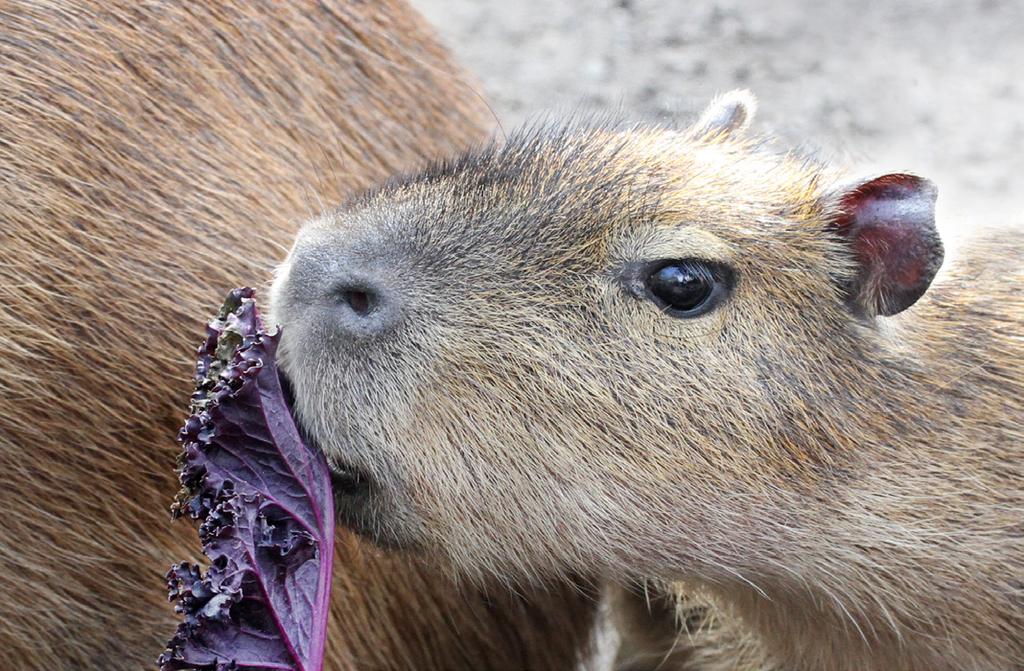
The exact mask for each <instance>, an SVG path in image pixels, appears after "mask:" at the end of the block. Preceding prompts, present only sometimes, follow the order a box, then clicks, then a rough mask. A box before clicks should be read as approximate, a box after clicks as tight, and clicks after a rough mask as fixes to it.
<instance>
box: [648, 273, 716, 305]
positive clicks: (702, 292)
mask: <svg viewBox="0 0 1024 671" xmlns="http://www.w3.org/2000/svg"><path fill="white" fill-rule="evenodd" d="M718 283H719V282H718V279H717V278H716V276H715V272H714V271H713V270H712V269H711V268H709V267H708V265H707V264H705V263H703V262H701V261H695V260H689V261H669V262H667V263H665V264H663V265H660V266H657V267H656V268H655V270H654V271H653V272H652V273H651V274H650V275H649V276H648V278H647V290H648V291H649V292H650V294H651V297H652V298H653V299H654V301H655V303H657V304H658V306H659V307H661V308H662V309H663V310H665V311H666V312H668V313H669V314H672V315H673V316H676V317H694V316H696V315H700V314H704V313H705V312H707V311H708V310H710V309H711V308H712V307H713V306H714V302H715V301H713V298H715V296H716V294H718V293H720V292H718V291H716V287H717V285H718Z"/></svg>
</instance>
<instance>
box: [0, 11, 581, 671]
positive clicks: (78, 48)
mask: <svg viewBox="0 0 1024 671" xmlns="http://www.w3.org/2000/svg"><path fill="white" fill-rule="evenodd" d="M488 124H489V118H488V115H487V112H486V108H485V107H484V106H483V104H482V102H481V101H480V100H479V99H478V97H477V96H476V94H475V93H474V92H473V90H472V89H471V88H470V87H469V86H467V85H466V84H465V83H464V82H463V81H462V80H461V78H460V75H459V72H458V71H457V69H456V68H454V67H453V66H452V65H451V63H450V62H449V60H448V58H447V56H446V55H445V54H444V53H443V52H442V51H441V50H440V49H439V48H438V47H437V46H436V44H435V42H434V41H433V38H432V37H431V35H430V34H429V32H427V31H426V29H425V27H424V26H423V25H422V24H421V21H420V19H418V18H417V17H416V15H415V14H413V13H411V11H410V10H409V9H408V7H406V6H405V4H404V3H401V2H396V1H392V0H386V1H379V2H372V3H355V2H305V1H303V2H288V3H272V2H242V1H238V2H198V3H192V2H190V3H136V2H120V1H119V2H95V3H92V2H90V3H70V2H68V3H57V2H46V3H39V2H19V1H6V2H2V3H0V295H2V298H0V410H2V412H0V469H2V472H3V474H4V475H3V479H4V486H3V487H2V488H0V511H2V513H0V515H2V520H0V529H2V530H0V649H2V651H3V652H2V655H3V660H4V661H3V663H2V666H3V668H5V669H9V670H11V671H27V670H29V669H33V670H34V669H39V670H43V669H45V670H47V671H55V670H58V669H67V670H72V669H74V670H79V669H111V670H113V669H126V670H128V669H130V670H132V671H138V669H142V668H150V667H152V666H153V665H154V663H155V659H156V657H157V655H158V654H159V653H160V651H161V650H162V646H163V644H164V642H166V641H167V639H168V638H169V637H170V635H171V634H172V633H173V631H174V626H175V619H176V618H175V615H174V613H173V612H172V609H171V607H170V605H168V603H167V601H166V592H165V587H164V584H163V573H164V571H165V570H166V569H167V568H168V566H169V565H170V563H172V562H174V561H178V560H182V559H187V558H190V557H192V558H194V557H195V555H196V554H198V549H199V545H198V541H197V540H196V537H195V530H194V529H193V528H192V527H191V526H190V525H188V524H185V523H177V524H172V523H171V521H170V517H169V513H168V506H169V504H170V502H171V499H172V498H173V495H174V492H175V491H176V490H177V483H176V482H175V477H174V468H175V462H174V459H175V455H176V454H177V451H178V448H177V447H176V446H175V444H174V442H173V437H174V435H175V432H176V430H177V427H178V426H179V425H180V423H181V421H182V419H183V418H184V413H185V411H186V405H187V398H188V393H189V387H190V382H189V377H190V374H191V367H192V355H191V352H192V351H193V350H194V347H195V345H196V344H197V342H198V339H199V338H201V335H202V329H203V319H204V317H205V316H206V315H209V314H211V310H213V309H214V308H215V306H216V305H218V304H219V302H220V301H221V299H222V298H223V296H224V294H225V292H226V291H227V290H229V289H230V288H231V287H234V286H238V285H242V284H253V283H259V282H262V281H263V279H264V278H265V277H267V274H268V272H269V270H270V268H271V267H272V265H273V263H275V262H276V261H277V260H279V259H280V256H281V254H282V250H283V249H284V247H283V246H282V245H285V244H287V243H288V241H289V240H290V239H291V238H292V236H293V235H294V229H295V222H297V221H299V220H301V219H303V218H306V217H308V216H309V214H310V213H311V212H316V211H318V210H319V208H320V202H321V201H320V199H323V200H324V201H327V202H330V201H334V200H337V199H339V198H341V197H343V195H344V194H345V193H347V192H349V191H351V190H354V189H361V188H365V187H367V186H368V185H370V184H372V183H374V182H376V181H378V180H380V179H382V178H384V177H385V176H387V175H389V174H391V173H394V172H396V171H401V170H403V169H408V168H410V167H412V166H415V165H416V164H417V163H420V162H422V161H424V160H426V159H427V158H429V157H432V156H435V155H439V154H442V155H443V154H448V153H451V152H453V151H456V150H458V149H460V148H462V147H464V146H466V145H467V144H469V143H470V142H472V141H475V140H478V139H480V138H481V137H482V136H483V135H484V134H485V133H486V130H487V127H488ZM338 546H339V547H338V553H339V557H338V559H337V561H336V562H335V565H336V567H337V579H336V583H335V606H334V608H333V612H332V625H331V627H332V629H331V634H330V638H329V641H328V649H329V651H328V652H329V657H330V662H329V664H328V668H331V669H356V668H358V669H428V668H434V669H450V668H460V667H461V668H473V669H483V668H494V669H508V668H523V667H534V668H551V669H564V668H569V667H570V666H571V665H572V663H574V660H575V658H576V656H577V650H578V649H581V648H582V646H583V644H584V643H585V641H586V640H587V639H588V637H589V631H588V628H589V622H590V619H589V618H590V611H591V610H592V603H591V600H589V599H587V598H584V597H583V596H580V595H579V594H578V592H577V589H576V588H575V587H572V586H568V587H564V588H559V587H550V588H548V589H547V590H542V591H538V592H537V593H536V594H532V593H528V594H526V595H525V596H522V597H519V596H505V595H502V593H501V592H495V593H494V594H493V595H487V594H484V593H482V592H480V591H477V590H476V589H472V588H468V587H458V586H457V585H455V584H454V583H453V582H452V581H451V580H450V579H448V578H447V577H445V576H444V575H434V574H432V573H431V572H429V571H426V570H424V569H422V568H420V567H419V566H418V565H417V564H413V563H410V562H409V561H407V560H406V559H403V558H400V557H386V556H384V555H382V554H380V553H379V552H377V551H376V550H375V549H373V548H372V547H370V546H368V545H367V544H365V543H361V542H359V541H358V540H356V538H355V537H354V536H351V535H343V536H342V537H341V538H339V541H338Z"/></svg>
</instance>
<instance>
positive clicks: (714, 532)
mask: <svg viewBox="0 0 1024 671" xmlns="http://www.w3.org/2000/svg"><path fill="white" fill-rule="evenodd" d="M748 117H749V115H744V114H733V113H731V112H728V110H727V111H726V113H724V114H716V113H711V114H706V115H705V116H704V117H703V118H702V119H704V120H705V121H706V120H709V119H710V120H712V121H713V120H714V119H719V118H721V119H725V120H726V124H725V125H726V126H727V127H729V128H732V127H742V125H743V124H744V123H746V121H747V119H748ZM705 121H702V122H701V124H700V125H698V127H696V128H695V129H692V130H690V131H683V132H676V131H669V130H664V129H659V128H631V129H626V130H619V129H615V128H611V127H606V126H600V125H599V126H596V127H587V126H583V127H580V126H574V125H570V126H568V127H564V128H555V129H540V130H535V131H532V132H527V133H523V134H520V135H518V136H516V137H514V138H512V139H511V140H510V141H509V142H508V143H506V144H503V145H495V146H492V147H488V148H484V149H482V150H480V151H477V152H474V153H471V154H469V155H467V156H465V157H463V158H461V159H459V160H457V161H454V162H450V163H446V164H441V165H438V166H436V167H434V168H433V169H431V170H428V171H426V172H425V173H422V174H419V175H412V176H410V177H405V178H400V179H396V180H393V181H392V182H391V183H390V184H389V185H386V186H384V187H383V188H381V189H378V190H375V191H373V192H370V193H368V194H366V195H365V196H363V197H361V198H358V199H355V200H354V201H351V202H350V203H348V204H347V205H346V206H344V207H342V208H340V209H339V210H338V211H336V212H333V213H329V214H327V215H325V216H322V217H319V218H317V219H316V220H314V221H313V222H312V223H310V224H308V225H307V226H306V227H305V228H304V229H303V231H302V232H301V233H300V235H299V237H298V239H297V241H296V244H295V246H294V248H293V250H292V252H291V254H290V256H289V259H288V261H287V262H286V263H285V264H284V266H283V267H282V268H281V269H280V271H279V274H278V278H277V281H276V283H275V288H274V300H273V305H274V314H275V316H276V317H277V318H278V319H279V321H281V322H282V323H283V324H284V328H285V330H284V336H283V342H282V362H283V365H284V368H285V370H286V372H287V374H288V375H289V376H290V377H291V378H292V379H293V381H294V383H295V387H296V393H297V407H298V411H299V416H300V419H301V421H303V422H304V424H305V425H306V427H307V428H308V429H309V430H310V431H311V433H312V434H313V435H314V436H316V438H317V439H318V440H319V442H320V444H321V445H322V447H323V448H324V449H325V451H326V452H327V454H328V455H329V457H330V459H331V460H332V461H333V462H334V463H335V464H336V465H337V466H338V467H339V468H341V469H347V470H356V471H358V472H361V473H362V474H363V476H364V477H365V478H368V481H369V483H370V488H369V490H368V492H369V493H368V495H367V496H366V497H365V498H357V497H353V498H350V499H346V500H343V501H342V503H341V510H342V513H343V514H342V516H343V518H344V519H346V520H347V522H348V524H350V525H352V526H353V527H355V528H357V529H359V530H361V531H362V532H363V533H366V534H369V535H372V536H374V537H376V538H378V539H380V540H382V541H384V542H387V543H390V544H398V545H406V546H411V547H418V548H420V549H422V550H424V551H426V552H427V553H429V554H431V555H434V556H437V557H439V558H440V559H441V561H442V562H444V563H447V564H448V565H451V566H454V567H456V568H457V569H458V570H460V571H462V572H464V573H466V574H468V575H470V576H474V577H486V576H490V575H494V574H497V575H500V576H503V577H506V578H513V579H514V578H533V577H535V576H546V575H552V574H556V575H557V574H564V573H566V572H584V573H589V572H599V573H601V574H603V575H605V576H607V577H608V578H610V579H611V580H612V581H614V582H623V581H633V580H654V581H658V580H662V581H667V582H672V581H686V584H687V585H689V587H688V588H687V589H690V590H696V591H697V593H698V594H699V595H704V596H702V597H701V598H706V600H707V602H708V603H709V604H711V606H712V610H713V611H714V612H715V613H717V615H716V617H718V618H719V621H720V622H723V623H725V625H724V626H722V625H719V626H716V627H710V628H709V629H707V630H706V631H707V632H708V634H707V636H706V637H705V638H704V639H701V640H700V641H698V647H699V648H701V650H700V651H698V653H697V657H700V659H701V660H702V661H701V663H703V664H704V665H705V668H713V669H732V668H736V667H737V666H739V667H740V668H780V669H787V670H804V671H812V670H820V669H830V670H833V669H834V670H836V671H841V670H845V669H849V670H851V671H852V670H855V669H856V670H869V669H870V670H876V671H893V670H910V669H919V670H938V669H960V670H964V671H966V670H969V669H971V670H973V669H992V670H995V669H1000V670H1010V669H1019V668H1021V664H1022V660H1024V636H1022V635H1021V631H1022V630H1024V591H1022V589H1024V587H1022V586H1024V471H1022V468H1024V466H1022V464H1024V441H1022V436H1024V404H1022V401H1021V398H1022V395H1024V364H1022V361H1024V339H1022V337H1021V333H1022V321H1024V291H1022V288H1024V264H1022V263H1021V260H1022V254H1024V235H1022V234H1021V233H1020V232H1019V231H1018V232H1007V233H1003V234H1001V235H1000V236H999V237H991V236H989V237H982V238H980V239H978V240H977V241H976V242H975V243H973V246H968V247H967V248H965V251H964V253H963V255H962V256H961V257H960V258H958V259H950V260H948V261H947V264H946V267H945V269H944V271H943V272H942V274H941V275H940V276H939V278H938V279H937V280H936V281H935V283H934V284H933V285H932V288H931V290H930V291H929V292H928V294H926V295H925V297H924V298H923V299H922V300H921V301H920V302H919V303H918V304H917V305H915V306H913V307H911V308H910V309H909V310H907V311H906V312H903V313H901V314H899V315H896V316H894V317H888V318H881V317H873V316H870V314H867V313H865V312H864V311H862V310H857V309H854V308H853V307H852V306H851V305H850V304H848V302H847V300H846V289H845V288H846V287H848V286H850V282H851V279H852V277H853V276H854V274H855V268H854V263H855V257H854V253H853V250H852V249H851V247H850V246H849V244H848V243H847V242H845V241H844V240H843V239H841V238H840V236H839V235H837V234H836V233H835V232H834V230H833V227H832V226H833V224H832V222H833V221H834V220H835V219H836V218H837V216H838V213H837V209H836V207H837V206H836V202H837V198H838V196H837V194H838V193H839V186H838V185H839V184H840V183H841V181H842V180H841V179H840V177H841V176H840V175H839V173H838V172H837V171H835V170H833V169H831V168H828V167H825V166H821V165H818V164H816V163H814V162H813V161H808V160H805V159H802V158H800V157H797V156H794V155H792V154H778V153H774V152H771V151H768V150H766V149H765V148H764V147H763V146H762V145H761V143H760V142H758V141H755V140H751V139H747V138H745V137H743V136H742V135H741V134H738V133H733V132H709V130H708V128H707V127H706V125H707V124H706V123H705ZM712 125H713V124H712ZM690 257H696V258H700V259H704V260H710V261H715V262H719V263H722V264H726V265H728V266H729V267H731V268H732V269H733V270H734V272H735V274H736V277H737V278H738V279H737V282H736V285H735V287H734V289H733V291H732V294H731V295H730V296H729V297H728V299H727V300H726V301H725V302H724V303H723V304H722V305H721V306H720V307H719V308H718V309H716V310H714V311H712V312H710V313H708V314H707V315H704V316H702V317H699V318H694V319H674V318H671V317H669V316H667V315H665V314H662V313H661V312H660V311H659V310H658V309H657V308H656V307H655V306H654V305H653V304H652V303H651V302H650V301H645V300H639V299H637V298H634V297H633V296H631V295H629V294H628V292H627V291H625V290H624V288H623V284H622V280H621V277H622V275H623V272H624V271H623V269H624V268H626V267H628V266H629V264H632V263H637V262H648V261H657V260H659V259H684V258H690ZM351 272H357V273H359V274H360V277H367V278H369V280H368V281H369V282H370V284H371V285H372V286H376V287H377V288H378V289H380V291H381V292H382V295H384V296H385V299H386V300H388V301H391V302H392V303H389V304H393V305H397V306H398V308H397V312H396V314H397V317H396V318H395V319H394V320H393V323H389V325H388V327H387V328H386V329H385V330H382V331H380V332H379V333H376V334H375V336H374V337H362V338H353V337H347V336H346V335H345V334H344V332H341V331H339V329H338V323H339V322H338V319H339V317H338V316H337V315H338V314H339V312H338V310H339V309H340V308H339V306H338V304H337V298H336V297H335V295H334V294H333V293H332V292H333V291H335V290H336V287H337V286H338V283H339V282H340V281H341V282H343V281H345V277H346V276H347V275H346V274H347V273H351ZM869 289H870V290H871V291H875V290H876V288H875V287H873V286H872V287H869ZM687 593H689V592H687ZM690 612H692V611H690ZM702 631H704V630H702ZM716 632H717V633H716ZM697 657H694V658H691V661H694V660H696V659H697ZM723 660H724V661H723ZM698 661H700V660H698ZM695 663H696V662H695Z"/></svg>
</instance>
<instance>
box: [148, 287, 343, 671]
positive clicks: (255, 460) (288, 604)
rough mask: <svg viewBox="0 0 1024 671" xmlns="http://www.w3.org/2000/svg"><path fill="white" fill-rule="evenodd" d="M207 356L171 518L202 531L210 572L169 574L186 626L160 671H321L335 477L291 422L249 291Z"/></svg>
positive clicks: (240, 296)
mask: <svg viewBox="0 0 1024 671" xmlns="http://www.w3.org/2000/svg"><path fill="white" fill-rule="evenodd" d="M207 334H208V336H207V339H206V342H205V343H204V344H203V345H202V347H200V348H199V362H198V364H197V366H196V377H195V379H196V391H195V393H194V394H193V395H192V405H191V410H192V415H191V416H190V417H189V418H188V420H187V421H186V423H185V426H184V428H182V430H181V433H180V434H179V440H180V441H181V442H182V443H183V445H184V451H183V453H182V455H181V458H180V462H179V463H180V466H181V483H182V490H181V492H180V493H179V494H178V499H177V502H176V503H175V505H174V508H173V511H174V515H175V516H176V517H178V516H183V515H187V516H189V517H191V518H193V519H196V520H199V521H200V526H199V538H200V540H201V541H202V544H203V552H204V553H205V554H206V556H207V557H208V558H209V560H210V566H209V568H208V569H207V570H206V573H205V574H204V573H203V572H202V571H201V569H200V567H198V566H196V565H193V564H189V563H181V564H177V565H175V566H173V567H172V568H171V570H170V571H169V572H168V573H167V584H168V589H169V593H170V598H171V600H172V601H177V604H176V606H175V610H176V611H177V612H178V613H181V614H182V615H183V616H184V621H183V622H182V623H181V624H179V625H178V630H177V632H176V633H175V635H174V638H172V639H171V640H170V642H169V643H168V644H167V649H166V650H165V651H164V653H163V654H162V655H160V658H159V659H158V660H157V664H159V666H160V669H161V671H175V670H178V669H203V670H209V671H229V670H237V671H253V670H260V671H263V670H269V669H289V670H293V671H319V670H320V669H321V668H322V666H323V649H324V637H325V633H326V626H327V612H328V605H329V593H330V581H331V560H332V557H333V554H334V552H333V540H334V508H333V503H332V497H331V484H330V474H329V471H328V469H327V463H326V462H325V460H324V458H323V455H322V454H321V453H320V452H319V451H317V450H314V449H311V448H309V447H307V446H306V444H305V443H304V442H303V441H302V438H301V436H300V435H299V431H298V429H297V427H296V425H295V421H294V420H293V419H292V415H291V411H290V409H289V406H288V402H287V399H286V397H285V391H284V389H283V387H282V384H281V379H280V377H279V375H278V370H277V365H276V363H275V359H274V355H275V352H276V350H277V344H278V339H279V336H280V334H279V333H270V332H267V331H266V330H264V325H263V322H262V321H261V319H260V316H259V313H258V311H257V310H256V303H255V301H254V300H253V291H252V289H236V290H234V291H232V292H231V294H230V295H229V296H228V299H227V301H226V302H225V304H224V307H223V308H221V311H220V314H219V315H218V317H217V318H216V319H214V320H213V321H211V322H210V324H209V327H208V329H207Z"/></svg>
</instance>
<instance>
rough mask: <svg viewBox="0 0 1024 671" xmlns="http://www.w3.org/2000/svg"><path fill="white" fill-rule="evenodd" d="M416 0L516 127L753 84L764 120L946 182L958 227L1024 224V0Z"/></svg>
mask: <svg viewBox="0 0 1024 671" xmlns="http://www.w3.org/2000/svg"><path fill="white" fill-rule="evenodd" d="M412 2H413V5H414V6H415V7H417V8H418V9H419V10H420V11H421V12H422V13H423V14H424V15H425V16H426V17H427V18H428V19H429V20H430V21H431V22H432V23H433V24H434V25H435V26H436V27H437V29H438V30H439V31H440V33H441V36H442V38H443V39H444V40H445V42H446V43H447V44H448V45H449V46H450V47H451V48H452V49H453V50H454V51H455V53H456V55H457V56H458V57H459V59H460V60H461V61H462V63H463V64H464V65H465V66H466V67H467V68H468V69H469V70H470V71H471V72H472V73H473V74H474V75H475V76H476V77H477V78H478V80H479V81H480V82H481V88H482V90H483V92H484V93H485V95H486V96H487V98H488V100H489V101H490V102H491V103H492V105H493V107H494V109H495V113H496V114H497V116H498V117H499V119H500V120H501V121H502V123H503V125H505V126H506V127H508V126H511V125H515V124H518V123H521V122H522V121H523V120H524V119H528V118H529V117H530V116H531V115H534V114H536V113H537V112H541V111H544V110H551V109H557V110H573V109H584V110H587V109H602V110H604V109H616V108H621V109H622V110H623V112H624V114H625V115H626V116H628V117H635V118H643V119H651V118H665V117H669V118H686V117H687V116H688V115H692V114H695V113H696V112H697V111H699V109H700V107H701V106H702V105H703V104H704V103H705V102H706V101H707V100H708V99H709V98H710V97H711V96H712V95H713V94H714V93H716V92H719V91H723V90H727V89H730V88H735V87H746V88H749V89H751V90H752V91H753V92H754V93H755V94H757V96H758V97H759V99H760V111H759V115H758V122H757V128H758V129H759V130H762V131H769V132H774V133H777V134H778V135H779V136H780V137H781V138H782V139H783V140H784V141H785V142H787V143H797V144H800V145H802V146H804V147H808V148H811V149H812V150H814V151H817V152H819V153H820V154H822V155H824V156H825V157H828V158H833V159H837V160H840V161H843V162H845V163H846V164H848V165H849V166H850V168H851V170H853V171H854V172H866V171H871V170H873V169H882V170H913V171H915V172H918V173H920V174H923V175H926V176H928V177H931V178H932V179H934V180H935V181H936V182H937V183H938V185H939V190H940V215H942V221H943V222H944V225H945V226H946V227H949V226H951V225H957V226H960V225H965V224H967V223H968V222H969V223H970V224H972V225H973V223H975V222H977V223H982V222H988V223H992V222H993V221H995V222H998V221H1004V220H1006V219H1008V218H1009V219H1012V220H1014V221H1015V222H1024V0H930V1H928V0H912V1H905V0H904V1H900V0H890V1H875V0H866V1H862V2H832V1H827V0H776V1H775V2H772V1H769V0H753V1H747V2H741V1H739V0H566V1H560V0H412ZM951 222H952V223H951ZM957 222H961V223H957Z"/></svg>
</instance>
